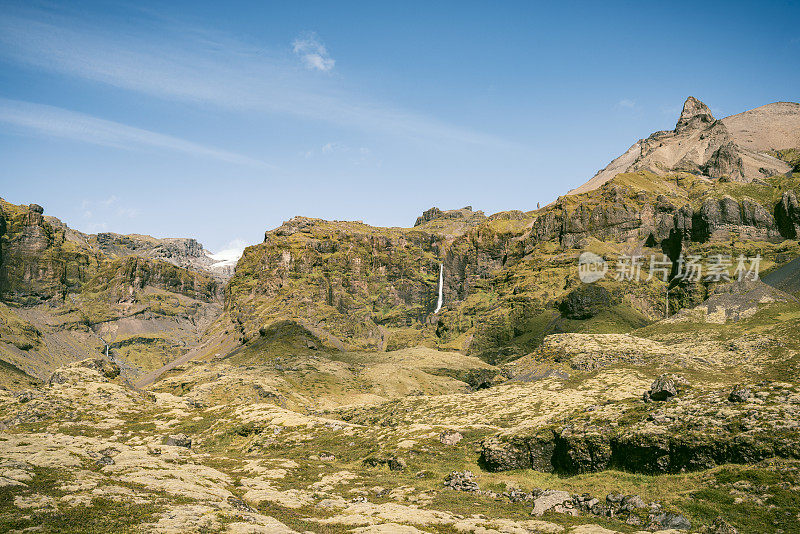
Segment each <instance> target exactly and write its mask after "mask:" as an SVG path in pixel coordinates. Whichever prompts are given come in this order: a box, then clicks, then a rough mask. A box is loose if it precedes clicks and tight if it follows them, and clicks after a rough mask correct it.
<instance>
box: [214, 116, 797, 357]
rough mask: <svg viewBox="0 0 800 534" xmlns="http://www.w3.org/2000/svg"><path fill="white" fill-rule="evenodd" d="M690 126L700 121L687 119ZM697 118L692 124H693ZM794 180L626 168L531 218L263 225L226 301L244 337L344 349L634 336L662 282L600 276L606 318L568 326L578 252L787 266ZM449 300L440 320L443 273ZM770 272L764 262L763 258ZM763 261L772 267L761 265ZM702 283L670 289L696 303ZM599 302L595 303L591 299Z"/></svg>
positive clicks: (657, 308)
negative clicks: (287, 322)
mask: <svg viewBox="0 0 800 534" xmlns="http://www.w3.org/2000/svg"><path fill="white" fill-rule="evenodd" d="M693 121H694V122H693ZM695 122H696V123H700V124H704V122H703V118H702V117H701V118H699V119H696V118H695V119H689V120H688V121H687V124H686V126H685V128H692V127H694V126H693V124H694V123H695ZM798 178H799V177H798V176H797V175H795V176H794V177H792V178H788V177H786V176H776V177H774V178H769V179H767V180H766V181H765V182H764V183H757V184H743V183H739V182H720V181H718V180H711V179H708V178H704V177H698V176H695V175H693V174H691V173H672V174H667V175H664V176H662V175H657V174H654V173H648V172H638V173H627V174H620V175H618V176H617V177H615V179H613V180H611V181H610V182H609V183H607V184H605V185H604V186H602V187H601V188H599V189H597V190H594V191H591V192H589V193H585V194H582V195H571V196H567V197H562V198H561V199H559V201H558V202H556V203H554V204H553V205H550V206H547V207H545V208H543V209H541V210H538V211H535V212H528V213H523V212H504V213H500V214H496V215H493V216H491V217H484V216H476V215H475V214H474V212H467V213H464V212H463V211H462V210H452V211H450V212H444V211H441V210H438V209H431V210H428V211H427V212H426V213H425V214H423V215H422V216H421V217H420V218H418V219H417V224H416V225H415V226H414V227H413V228H409V229H402V228H388V229H387V228H375V227H370V226H367V225H364V224H363V223H346V222H328V221H321V220H318V219H307V218H301V217H298V218H295V219H292V220H291V221H288V222H287V223H285V224H284V225H283V226H281V227H279V228H277V229H275V230H271V231H268V232H267V233H266V235H265V240H264V242H263V243H262V244H260V245H257V246H254V247H250V248H248V249H247V251H246V252H245V254H244V256H243V258H242V260H241V261H240V262H239V264H238V266H237V269H236V273H235V275H234V277H233V279H232V280H231V283H230V286H229V288H228V291H227V294H226V307H227V309H228V310H229V311H230V312H231V314H232V316H233V317H235V319H236V321H237V323H238V325H239V328H240V329H241V331H242V333H243V334H244V337H245V338H247V339H252V338H253V337H254V336H256V333H257V332H258V330H259V329H260V328H262V327H263V326H266V325H268V324H270V323H271V322H273V321H275V320H278V319H281V318H293V319H299V320H301V321H303V322H304V324H306V325H312V326H313V327H315V328H317V329H318V331H324V332H326V333H327V334H329V335H330V336H332V337H333V338H335V339H337V340H338V341H340V342H341V343H342V344H343V345H346V346H352V347H369V348H373V349H381V348H384V349H385V348H387V347H389V348H396V347H403V346H413V345H416V344H420V343H422V344H427V345H430V346H436V347H439V348H449V349H457V350H463V351H466V352H468V353H470V354H479V355H481V356H482V357H484V358H485V359H487V360H488V361H490V362H495V361H500V360H503V359H506V358H510V357H513V356H514V355H520V354H523V353H525V352H526V351H529V350H531V349H532V348H533V347H535V346H536V345H537V344H538V343H539V342H540V341H541V339H542V338H543V337H544V335H545V334H547V333H551V332H557V331H575V330H576V329H577V330H579V331H580V330H581V329H584V328H589V327H590V325H591V324H593V323H592V321H600V322H602V324H603V325H604V326H603V328H609V329H610V331H613V332H617V331H620V332H621V331H628V330H630V329H631V328H633V327H634V326H636V325H642V324H646V323H647V322H648V321H650V320H653V319H655V318H658V317H659V316H660V315H661V314H663V313H664V312H663V310H664V307H663V306H664V305H663V291H664V290H663V284H661V285H659V284H660V283H658V282H656V281H651V282H650V283H643V284H632V283H628V282H627V281H615V280H610V279H607V280H605V281H603V282H601V283H602V284H603V285H604V287H605V288H606V289H607V290H608V292H609V294H610V295H611V298H610V301H609V302H611V304H610V305H608V306H605V307H599V308H598V307H594V306H589V307H590V308H591V309H595V310H596V311H597V313H596V315H597V316H598V317H589V318H587V319H586V320H573V319H572V318H569V317H565V316H563V315H562V314H561V313H560V311H559V310H560V303H561V302H562V301H563V300H564V299H565V298H567V296H568V295H569V294H570V292H572V291H573V290H575V289H576V288H577V287H579V285H580V283H579V282H578V280H577V256H578V255H579V254H580V253H581V252H582V251H584V250H592V251H595V252H597V253H599V254H601V255H602V256H604V257H605V258H606V259H607V260H608V261H609V262H610V263H611V264H612V265H613V264H614V263H615V261H616V260H617V258H619V257H620V256H622V255H625V254H627V255H632V254H636V255H640V256H642V257H644V258H649V256H650V255H651V254H658V255H660V254H662V253H664V254H667V255H668V256H669V257H670V258H672V259H673V260H677V258H678V256H679V255H680V253H681V252H683V253H684V254H695V253H702V254H706V253H708V251H712V250H714V251H717V250H720V249H721V248H724V249H725V250H722V252H724V253H726V254H730V255H732V256H734V257H736V256H738V254H740V253H742V254H743V253H745V252H747V253H748V254H750V253H751V252H752V251H753V247H754V244H758V245H757V250H758V252H759V254H761V255H762V256H763V257H764V258H765V261H766V262H770V261H777V260H780V258H785V257H786V255H787V254H788V253H791V250H794V249H793V248H792V247H795V248H796V244H794V243H792V242H785V240H786V239H791V238H792V237H793V235H796V232H797V228H798V224H800V223H798V221H800V215H798V208H797V201H796V198H795V196H796V194H795V192H794V191H795V189H796V188H797V187H798V186H800V181H798ZM439 263H441V264H442V265H443V267H444V281H443V294H444V306H443V308H442V310H441V311H440V312H439V313H436V314H434V313H433V312H434V309H435V304H436V296H437V289H438V288H437V286H438V265H439ZM766 264H768V263H766ZM766 264H765V265H766ZM708 291H709V287H706V285H704V284H695V285H692V286H687V287H681V288H678V289H676V291H675V296H674V299H675V300H674V301H673V303H672V304H671V306H673V309H672V311H673V312H674V311H675V310H676V309H677V307H680V306H683V305H692V304H693V303H696V302H697V301H698V299H699V300H702V299H703V298H704V297H705V295H707V293H708ZM590 304H591V303H590Z"/></svg>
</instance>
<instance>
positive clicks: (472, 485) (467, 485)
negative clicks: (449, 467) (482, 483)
mask: <svg viewBox="0 0 800 534" xmlns="http://www.w3.org/2000/svg"><path fill="white" fill-rule="evenodd" d="M474 478H475V475H474V474H473V473H472V471H464V472H459V471H453V472H452V473H450V474H449V475H447V476H446V477H445V479H444V486H445V487H446V488H450V489H452V490H455V491H478V490H479V489H480V488H479V487H478V484H477V483H476V482H475V481H474V480H473V479H474Z"/></svg>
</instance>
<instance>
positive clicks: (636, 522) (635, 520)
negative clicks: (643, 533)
mask: <svg viewBox="0 0 800 534" xmlns="http://www.w3.org/2000/svg"><path fill="white" fill-rule="evenodd" d="M625 522H626V523H627V524H629V525H633V526H634V527H638V526H640V525H641V524H642V520H641V519H639V516H637V515H629V516H628V519H626V520H625Z"/></svg>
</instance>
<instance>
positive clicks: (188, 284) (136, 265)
mask: <svg viewBox="0 0 800 534" xmlns="http://www.w3.org/2000/svg"><path fill="white" fill-rule="evenodd" d="M203 257H205V251H204V250H203V248H202V246H201V245H199V243H197V241H195V240H193V239H187V240H181V239H173V240H157V239H154V238H151V237H148V236H120V235H116V234H100V235H98V236H93V235H85V234H82V233H80V232H76V231H75V230H72V229H70V228H68V227H67V226H66V225H65V224H64V223H62V222H61V221H59V220H58V219H56V218H54V217H47V216H45V215H44V210H43V208H42V207H41V206H38V205H36V204H31V205H30V206H16V205H13V204H9V203H6V202H2V201H0V325H2V326H0V331H2V333H3V335H2V339H0V359H2V360H4V361H6V362H8V363H10V364H12V365H14V366H16V367H17V368H19V369H21V370H22V371H25V372H26V373H28V374H30V375H34V376H39V377H41V378H46V377H47V376H48V374H49V373H50V372H51V371H52V370H53V369H54V368H55V367H57V366H58V365H62V364H66V363H69V362H71V361H74V360H75V359H80V358H85V357H86V355H87V354H99V353H100V352H103V350H104V348H105V345H111V346H112V349H113V348H114V346H115V344H117V343H120V342H122V341H124V346H125V347H126V350H125V351H123V350H121V349H120V350H119V351H113V350H112V354H111V356H112V357H113V356H114V353H115V352H117V353H119V354H118V355H119V356H120V357H121V358H122V359H121V360H120V362H119V363H120V364H121V366H122V367H123V373H124V374H125V375H126V376H127V377H129V378H134V377H136V376H138V375H139V374H140V373H142V372H145V371H149V370H151V369H152V368H153V367H154V366H160V365H163V364H165V363H167V362H168V361H170V360H172V359H174V358H176V357H178V356H180V355H181V354H182V353H183V352H185V351H186V350H188V348H190V347H191V346H193V345H194V344H196V343H197V342H198V341H199V339H200V336H201V334H202V331H203V330H204V329H205V328H206V326H207V325H208V324H210V322H211V321H212V320H214V319H215V318H216V317H217V315H219V313H220V311H221V299H222V282H221V281H220V279H219V277H215V276H214V275H212V273H210V272H207V271H204V270H202V269H200V268H199V267H197V266H196V265H195V266H192V268H191V269H189V268H184V267H181V266H178V265H176V263H185V262H184V259H185V258H203ZM161 258H163V259H161ZM165 260H171V261H165ZM123 352H125V353H126V356H125V357H122V353H123ZM128 356H130V358H128ZM134 360H135V361H134Z"/></svg>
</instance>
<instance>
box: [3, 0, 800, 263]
mask: <svg viewBox="0 0 800 534" xmlns="http://www.w3.org/2000/svg"><path fill="white" fill-rule="evenodd" d="M62 4H64V5H62ZM67 4H68V5H67ZM430 4H434V5H430ZM498 4H499V5H498ZM797 20H800V3H798V2H795V1H792V2H789V1H784V2H752V3H747V2H730V1H729V2H708V3H699V2H686V3H681V2H670V3H654V4H651V5H648V3H642V2H586V3H582V2H503V3H496V2H437V3H431V2H419V3H416V2H226V3H222V2H202V1H198V0H194V1H190V2H163V3H161V2H147V1H139V2H135V3H134V2H131V3H127V2H110V3H100V2H69V3H36V2H33V3H31V2H2V1H0V196H2V197H3V198H5V199H6V200H8V201H11V202H15V203H30V202H36V203H39V204H42V205H43V206H45V209H46V213H48V214H51V215H55V216H57V217H59V218H61V219H62V220H64V221H65V222H66V223H68V224H69V225H70V226H73V227H75V228H77V229H80V230H83V231H87V232H98V231H115V232H120V233H134V232H135V233H146V234H151V235H155V236H159V237H172V236H176V237H184V236H185V237H196V238H198V239H199V240H200V241H201V242H203V243H204V244H205V245H206V247H207V248H209V249H211V250H215V251H218V250H220V249H223V248H226V247H229V246H230V245H231V243H232V242H236V243H242V242H244V243H257V242H260V241H261V239H262V238H263V232H264V230H266V229H269V228H273V227H275V226H278V225H279V224H280V223H281V221H283V220H286V219H288V218H290V217H292V216H294V215H307V216H314V217H321V218H326V219H340V220H341V219H356V220H363V221H365V222H367V223H370V224H374V225H381V226H410V225H411V224H413V221H414V219H415V218H416V216H417V215H418V214H419V213H420V212H421V211H423V210H424V209H427V208H429V207H431V206H433V205H436V206H439V207H441V208H444V209H446V208H457V207H462V206H464V205H472V206H473V207H474V208H475V209H482V210H484V211H486V212H487V213H494V212H497V211H502V210H508V209H522V210H529V209H533V208H535V207H536V203H537V202H541V203H542V204H544V203H546V202H549V201H551V200H553V199H554V198H556V197H557V196H558V195H559V194H563V193H564V192H566V191H567V190H568V189H570V188H573V187H575V186H578V185H580V184H581V183H583V182H585V181H586V180H587V179H588V178H590V177H591V176H592V175H593V174H594V173H595V172H596V171H597V170H598V169H600V168H602V167H603V166H605V165H606V164H607V163H608V162H609V161H610V160H611V159H613V158H614V157H616V156H617V155H619V154H620V153H622V152H623V151H625V150H626V149H627V148H628V147H629V146H630V145H631V144H632V143H633V142H635V141H636V140H637V139H639V138H641V137H646V136H647V135H649V134H650V133H651V132H653V131H655V130H661V129H671V128H673V127H674V124H675V121H676V120H677V116H678V114H679V112H680V108H681V105H682V103H683V101H684V99H685V98H686V97H687V96H688V95H694V96H696V97H698V98H700V99H701V100H703V101H704V102H705V103H706V104H708V105H709V106H710V107H711V109H712V110H713V111H714V113H715V115H716V116H718V117H722V116H726V115H730V114H734V113H738V112H741V111H745V110H747V109H751V108H753V107H757V106H759V105H763V104H767V103H770V102H774V101H781V100H791V101H798V100H799V99H800V89H798V88H800V60H799V59H798V58H800V33H798V31H797V25H796V21H797Z"/></svg>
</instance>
